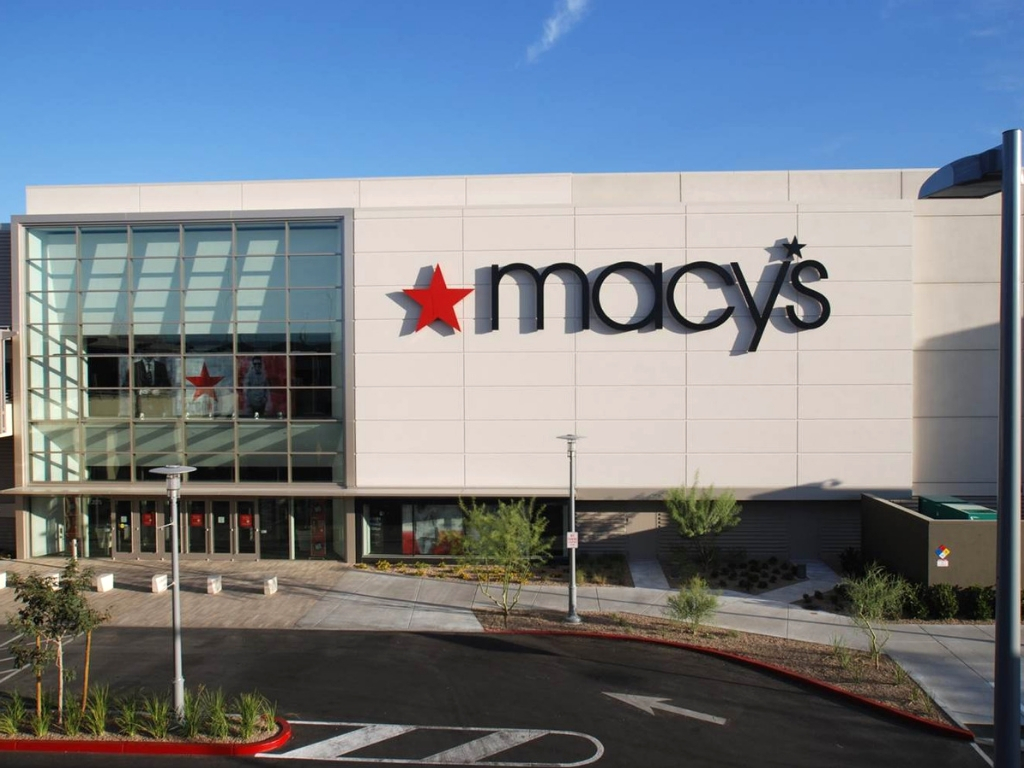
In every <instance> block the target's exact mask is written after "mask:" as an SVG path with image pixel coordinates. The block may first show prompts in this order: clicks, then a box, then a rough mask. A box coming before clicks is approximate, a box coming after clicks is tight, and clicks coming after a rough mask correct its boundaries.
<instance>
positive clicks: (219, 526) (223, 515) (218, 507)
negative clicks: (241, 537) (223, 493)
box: [211, 501, 231, 555]
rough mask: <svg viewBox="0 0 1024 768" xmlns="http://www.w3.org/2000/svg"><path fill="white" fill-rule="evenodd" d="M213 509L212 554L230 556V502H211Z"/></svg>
mask: <svg viewBox="0 0 1024 768" xmlns="http://www.w3.org/2000/svg"><path fill="white" fill-rule="evenodd" d="M211 505H212V509H213V512H212V514H213V553H214V554H215V555H230V554H231V502H230V501H214V502H211Z"/></svg>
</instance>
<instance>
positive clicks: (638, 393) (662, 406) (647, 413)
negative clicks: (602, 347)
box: [576, 386, 686, 419]
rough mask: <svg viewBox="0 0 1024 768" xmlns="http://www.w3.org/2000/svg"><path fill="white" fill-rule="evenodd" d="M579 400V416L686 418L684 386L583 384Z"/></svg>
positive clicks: (578, 396)
mask: <svg viewBox="0 0 1024 768" xmlns="http://www.w3.org/2000/svg"><path fill="white" fill-rule="evenodd" d="M576 400H577V402H578V404H579V405H578V409H579V410H578V414H579V415H578V417H579V418H580V419H599V418H602V417H604V418H609V417H612V416H614V417H615V418H617V419H685V418H686V388H685V387H681V386H664V387H650V386H631V387H580V388H579V389H578V390H577V394H576Z"/></svg>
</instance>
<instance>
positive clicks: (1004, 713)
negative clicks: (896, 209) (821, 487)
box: [993, 129, 1022, 768]
mask: <svg viewBox="0 0 1024 768" xmlns="http://www.w3.org/2000/svg"><path fill="white" fill-rule="evenodd" d="M1021 181H1022V179H1021V132H1020V129H1017V130H1012V131H1005V132H1004V133H1003V211H1002V227H1003V233H1002V264H1001V268H1000V286H999V293H1000V295H999V306H1000V313H999V469H998V481H997V493H998V504H997V509H998V510H999V515H998V528H997V538H998V542H997V545H996V549H997V557H996V657H995V706H994V716H993V721H994V726H995V734H994V735H995V748H996V755H995V758H996V759H995V766H996V768H1011V766H1012V767H1013V768H1020V764H1021V763H1020V724H1021V723H1020V721H1021V712H1020V698H1021V697H1020V513H1021V290H1020V280H1021V265H1020V259H1021V240H1020V216H1021V206H1020V186H1021Z"/></svg>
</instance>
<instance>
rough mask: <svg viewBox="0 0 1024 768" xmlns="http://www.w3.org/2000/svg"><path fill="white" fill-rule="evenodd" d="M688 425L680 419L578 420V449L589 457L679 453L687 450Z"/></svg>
mask: <svg viewBox="0 0 1024 768" xmlns="http://www.w3.org/2000/svg"><path fill="white" fill-rule="evenodd" d="M688 426H689V425H688V423H687V422H686V421H683V420H681V419H680V420H671V419H624V420H619V421H613V420H611V419H608V418H604V419H580V420H579V422H578V426H577V431H578V432H579V434H581V435H583V436H584V439H583V440H581V441H580V443H579V450H580V451H585V452H586V453H587V454H588V455H595V454H600V453H611V454H623V453H627V454H629V453H646V454H651V453H673V454H679V453H683V452H684V451H685V448H686V433H687V428H688ZM567 431H568V430H567ZM562 434H565V433H562Z"/></svg>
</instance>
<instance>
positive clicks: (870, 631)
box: [843, 563, 910, 667]
mask: <svg viewBox="0 0 1024 768" xmlns="http://www.w3.org/2000/svg"><path fill="white" fill-rule="evenodd" d="M843 584H844V585H845V587H846V599H847V600H848V602H849V606H850V617H851V618H852V619H853V623H854V624H855V625H856V626H857V628H858V629H860V630H861V631H862V632H863V633H864V634H865V635H867V638H868V652H869V653H870V654H871V658H872V660H873V661H874V662H875V666H876V667H877V666H878V662H879V659H880V658H881V656H882V648H883V647H885V644H886V643H887V642H888V641H889V633H888V631H886V630H884V629H883V628H881V627H880V626H879V624H881V623H882V622H883V621H887V620H890V619H898V618H900V616H901V614H902V611H903V602H904V600H905V598H906V594H907V591H908V589H909V588H910V585H909V583H908V582H907V581H906V580H905V579H903V578H902V577H900V576H897V575H896V574H893V573H888V572H886V570H885V568H883V567H882V566H881V565H879V564H877V563H872V564H871V565H868V566H867V568H866V569H865V571H864V575H863V576H861V577H859V578H852V579H845V580H844V581H843Z"/></svg>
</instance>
